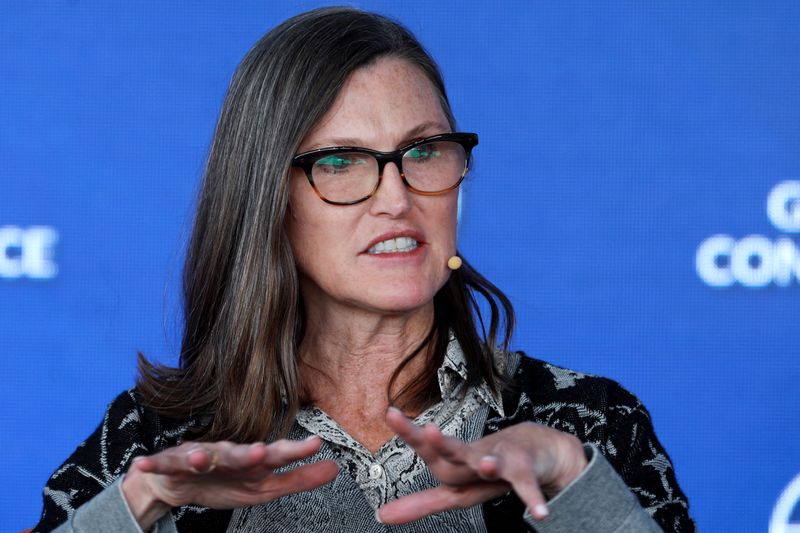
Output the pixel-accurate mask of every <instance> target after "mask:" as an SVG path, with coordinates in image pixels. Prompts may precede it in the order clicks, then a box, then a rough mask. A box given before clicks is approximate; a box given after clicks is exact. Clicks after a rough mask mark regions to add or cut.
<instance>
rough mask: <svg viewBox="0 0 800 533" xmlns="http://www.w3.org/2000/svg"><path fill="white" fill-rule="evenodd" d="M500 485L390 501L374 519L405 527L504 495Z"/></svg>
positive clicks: (450, 489)
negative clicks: (450, 510) (435, 515)
mask: <svg viewBox="0 0 800 533" xmlns="http://www.w3.org/2000/svg"><path fill="white" fill-rule="evenodd" d="M508 490H509V485H508V483H504V482H495V483H472V484H470V485H464V486H461V487H447V486H439V487H436V488H433V489H428V490H423V491H420V492H415V493H413V494H410V495H408V496H403V497H402V498H398V499H397V500H394V501H391V502H389V503H387V504H386V505H384V506H383V507H381V508H380V509H378V512H377V513H376V515H375V516H376V518H377V519H378V520H379V521H380V522H382V523H384V524H405V523H407V522H412V521H414V520H419V519H420V518H424V517H426V516H429V515H432V514H435V513H440V512H442V511H446V510H448V509H463V508H466V507H471V506H473V505H477V504H479V503H483V502H485V501H487V500H491V499H493V498H497V497H498V496H501V495H503V494H505V493H506V492H508Z"/></svg>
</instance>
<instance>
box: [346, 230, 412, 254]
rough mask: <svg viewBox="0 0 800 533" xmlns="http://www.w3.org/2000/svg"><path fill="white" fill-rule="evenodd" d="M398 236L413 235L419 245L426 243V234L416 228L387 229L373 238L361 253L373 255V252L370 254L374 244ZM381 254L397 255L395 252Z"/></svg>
mask: <svg viewBox="0 0 800 533" xmlns="http://www.w3.org/2000/svg"><path fill="white" fill-rule="evenodd" d="M397 237H411V238H412V239H414V240H415V241H417V247H421V246H424V245H425V244H426V243H425V238H424V236H423V234H422V233H421V232H419V231H417V230H414V229H410V228H409V229H396V230H391V231H387V232H385V233H381V234H380V235H378V236H377V237H375V238H374V239H372V240H371V241H370V242H369V244H368V245H367V247H366V248H364V249H363V250H362V251H361V253H362V254H367V255H371V254H369V249H370V248H372V247H373V246H375V245H376V244H378V243H379V242H381V241H386V240H389V239H396V238H397ZM381 255H395V254H393V253H391V254H381Z"/></svg>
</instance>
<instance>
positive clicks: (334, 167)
mask: <svg viewBox="0 0 800 533" xmlns="http://www.w3.org/2000/svg"><path fill="white" fill-rule="evenodd" d="M311 177H312V178H313V179H314V187H316V189H317V192H319V194H321V195H322V196H323V197H324V198H325V199H327V200H330V201H332V202H354V201H356V200H360V199H361V198H364V197H365V196H369V195H370V194H372V192H373V191H374V190H375V186H376V185H377V184H378V161H376V160H375V158H374V157H372V156H371V155H369V154H364V153H360V152H346V153H336V154H331V155H326V156H323V157H321V158H320V159H318V160H317V161H316V162H315V163H314V166H313V167H312V169H311Z"/></svg>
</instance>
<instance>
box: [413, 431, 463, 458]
mask: <svg viewBox="0 0 800 533" xmlns="http://www.w3.org/2000/svg"><path fill="white" fill-rule="evenodd" d="M422 435H423V438H424V439H425V441H426V442H427V443H428V445H429V446H430V447H431V449H432V450H433V451H434V452H436V453H437V454H438V455H440V456H441V457H443V458H445V459H447V460H448V461H450V462H451V463H455V464H466V463H467V453H468V448H467V444H466V443H464V442H463V441H461V440H458V439H456V438H453V437H448V436H446V435H445V434H444V433H442V430H440V429H439V428H438V427H436V426H435V425H434V424H425V427H424V428H422Z"/></svg>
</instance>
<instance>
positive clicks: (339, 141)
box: [303, 121, 450, 152]
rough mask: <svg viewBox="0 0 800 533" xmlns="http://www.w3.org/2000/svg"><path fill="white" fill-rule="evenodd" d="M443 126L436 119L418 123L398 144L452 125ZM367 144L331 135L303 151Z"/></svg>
mask: <svg viewBox="0 0 800 533" xmlns="http://www.w3.org/2000/svg"><path fill="white" fill-rule="evenodd" d="M442 126H443V123H441V122H435V121H429V122H423V123H421V124H418V125H416V126H414V127H413V128H411V129H410V130H408V131H407V132H406V133H405V135H403V137H402V140H401V141H400V143H399V144H398V145H397V146H405V145H407V144H409V143H411V142H413V141H414V140H416V139H417V138H421V137H427V135H422V134H423V133H424V132H433V131H434V130H436V131H435V133H431V135H436V134H438V133H448V131H449V130H450V127H449V126H447V127H446V128H445V130H444V131H441V130H442ZM365 144H366V143H365V142H364V141H363V140H362V139H357V138H355V137H330V138H327V139H324V140H323V141H322V142H317V143H314V144H312V145H311V146H309V147H308V148H304V149H303V151H304V152H307V151H310V150H316V149H318V148H327V147H333V146H352V147H358V148H365V146H364V145H365Z"/></svg>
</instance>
